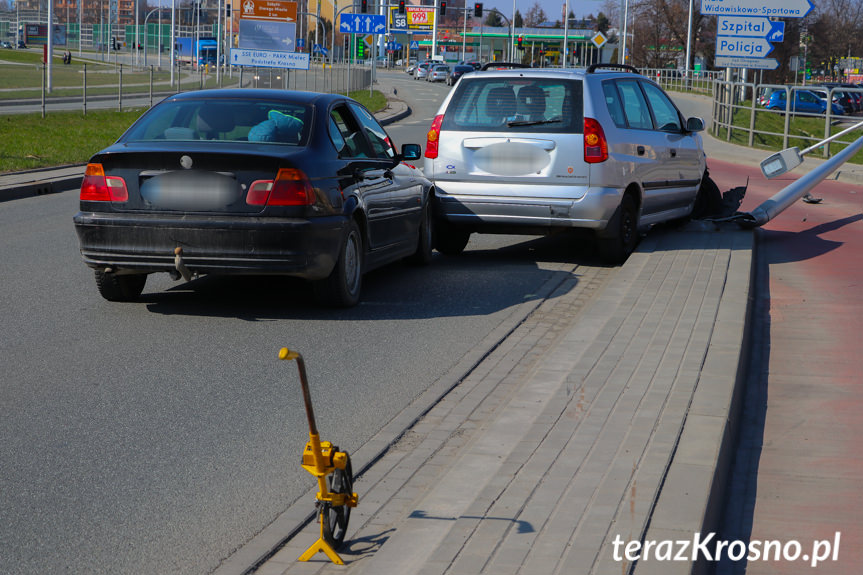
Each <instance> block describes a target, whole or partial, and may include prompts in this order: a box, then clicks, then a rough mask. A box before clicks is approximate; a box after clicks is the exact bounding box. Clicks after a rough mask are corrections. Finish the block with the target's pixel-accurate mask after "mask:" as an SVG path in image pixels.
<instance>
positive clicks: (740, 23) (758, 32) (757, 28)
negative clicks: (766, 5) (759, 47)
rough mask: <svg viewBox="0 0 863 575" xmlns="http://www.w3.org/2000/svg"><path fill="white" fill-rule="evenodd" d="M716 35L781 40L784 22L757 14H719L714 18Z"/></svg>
mask: <svg viewBox="0 0 863 575" xmlns="http://www.w3.org/2000/svg"><path fill="white" fill-rule="evenodd" d="M716 35H717V36H734V37H737V38H764V39H765V40H767V41H768V42H782V41H783V40H784V39H785V22H777V21H775V20H770V19H768V18H761V17H758V16H755V17H749V16H720V17H719V18H717V19H716Z"/></svg>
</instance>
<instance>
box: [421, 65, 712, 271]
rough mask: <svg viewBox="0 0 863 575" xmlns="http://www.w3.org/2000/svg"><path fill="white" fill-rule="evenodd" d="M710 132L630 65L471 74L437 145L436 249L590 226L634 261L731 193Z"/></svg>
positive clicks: (442, 114) (436, 133)
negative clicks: (672, 225)
mask: <svg viewBox="0 0 863 575" xmlns="http://www.w3.org/2000/svg"><path fill="white" fill-rule="evenodd" d="M703 129H704V122H703V120H701V119H700V118H689V119H686V118H684V117H683V116H682V115H681V113H680V112H679V111H678V109H677V107H676V106H675V105H674V103H673V102H672V101H671V99H670V98H669V97H668V95H667V94H666V93H665V92H664V91H663V90H662V89H661V88H660V87H659V86H658V85H657V84H656V83H654V82H653V81H651V80H649V79H648V78H645V77H643V76H641V75H640V74H638V73H637V71H636V70H635V69H634V68H631V67H629V66H620V65H612V64H600V65H594V66H591V67H590V68H588V69H586V70H585V69H572V70H541V69H540V70H533V69H515V70H501V71H485V72H480V73H474V74H471V75H468V76H465V77H464V78H462V79H461V81H460V82H459V83H458V84H457V85H456V88H455V89H454V90H453V91H452V92H451V93H450V94H449V96H448V97H447V98H446V99H445V100H444V102H443V104H442V105H441V108H440V110H439V111H438V114H437V116H436V117H435V118H434V120H433V122H432V126H431V129H430V130H429V133H428V141H427V144H426V152H425V175H426V177H427V178H429V179H430V180H432V182H434V184H435V210H436V216H437V228H436V232H437V233H436V236H437V240H436V244H437V249H438V250H439V251H441V252H442V253H449V254H455V253H459V252H461V251H462V250H463V249H464V248H465V246H466V245H467V242H468V239H469V236H470V234H471V233H472V232H483V233H527V234H536V233H550V232H552V231H554V230H557V229H561V228H583V229H588V230H591V231H592V232H593V234H594V235H595V236H596V238H597V240H598V242H597V243H598V247H599V251H600V254H601V255H602V257H603V258H604V259H606V260H608V261H614V262H620V261H623V260H624V259H626V257H628V255H629V254H630V253H631V252H632V250H633V249H635V245H636V243H637V240H638V232H639V231H640V230H644V229H645V228H647V227H649V226H650V225H652V224H656V223H659V222H663V221H667V220H671V219H676V218H682V217H686V216H690V215H698V214H699V213H700V212H703V211H704V210H705V209H706V207H707V205H708V204H710V205H711V206H712V207H715V206H716V204H717V203H718V202H719V201H720V200H721V197H720V196H719V190H718V188H716V185H715V184H713V182H712V181H710V179H709V177H708V176H707V167H706V159H705V154H704V150H703V147H702V141H701V135H700V134H699V132H700V131H702V130H703Z"/></svg>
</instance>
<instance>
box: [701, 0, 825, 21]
mask: <svg viewBox="0 0 863 575" xmlns="http://www.w3.org/2000/svg"><path fill="white" fill-rule="evenodd" d="M812 8H813V4H812V0H701V14H703V15H704V16H767V17H770V16H772V17H775V18H803V17H804V16H806V15H807V14H809V12H810V11H811V10H812Z"/></svg>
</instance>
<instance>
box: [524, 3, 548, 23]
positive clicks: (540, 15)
mask: <svg viewBox="0 0 863 575" xmlns="http://www.w3.org/2000/svg"><path fill="white" fill-rule="evenodd" d="M547 20H548V16H547V15H546V13H545V10H543V9H542V6H541V5H540V3H539V2H538V1H537V2H534V3H533V6H531V7H530V9H529V10H528V11H527V13H526V14H525V16H524V25H525V26H528V27H536V26H539V25H540V24H542V23H543V22H545V21H547Z"/></svg>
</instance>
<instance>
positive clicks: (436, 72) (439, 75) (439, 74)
mask: <svg viewBox="0 0 863 575" xmlns="http://www.w3.org/2000/svg"><path fill="white" fill-rule="evenodd" d="M449 75H450V70H449V66H448V65H446V64H435V65H434V66H432V67H431V71H430V72H429V73H428V77H427V78H426V80H428V81H429V82H447V83H449V82H448V81H447V80H448V79H449Z"/></svg>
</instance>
